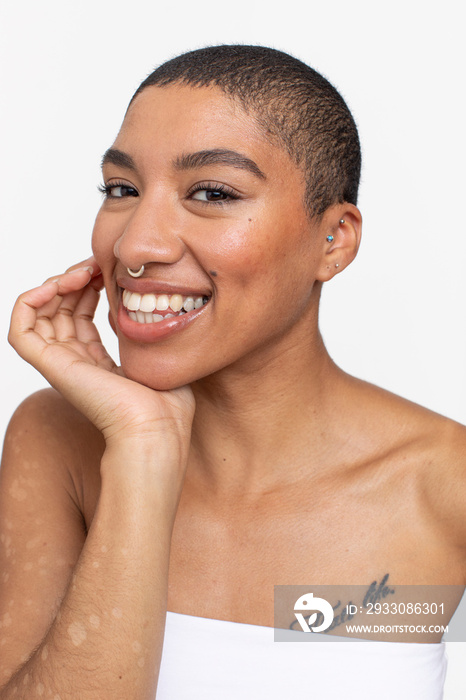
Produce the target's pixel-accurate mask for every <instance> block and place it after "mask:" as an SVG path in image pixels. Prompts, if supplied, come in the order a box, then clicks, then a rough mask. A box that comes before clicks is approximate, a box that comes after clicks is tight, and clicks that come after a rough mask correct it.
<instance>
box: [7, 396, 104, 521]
mask: <svg viewBox="0 0 466 700" xmlns="http://www.w3.org/2000/svg"><path fill="white" fill-rule="evenodd" d="M103 450H104V441H103V438H102V435H101V433H100V432H99V431H98V430H97V429H96V428H95V426H93V425H92V423H90V421H89V420H88V419H87V418H86V417H85V416H83V415H82V414H81V413H80V412H79V411H78V410H77V409H76V408H74V406H72V405H71V404H70V403H69V402H68V401H66V400H65V399H64V398H63V397H62V396H61V394H59V393H58V392H57V391H55V390H54V389H51V388H50V389H43V390H41V391H38V392H36V393H34V394H32V395H31V396H29V397H28V398H26V399H25V400H24V401H23V402H22V403H21V404H20V405H19V407H18V408H17V409H16V411H15V413H14V414H13V416H12V418H11V421H10V424H9V426H8V429H7V432H6V436H5V444H4V450H3V458H2V469H1V475H2V481H3V482H4V484H5V483H7V484H9V485H10V489H11V487H12V485H14V484H20V483H21V481H22V480H24V478H26V477H27V478H30V472H31V470H32V471H34V472H35V473H36V474H40V477H41V478H40V480H39V481H38V482H37V488H38V489H39V490H40V489H41V488H50V485H51V483H56V484H57V485H58V484H61V486H62V487H64V491H67V492H69V493H71V494H72V495H73V500H76V504H77V506H78V507H79V508H80V509H82V512H84V511H85V510H87V507H88V506H87V505H86V503H90V502H91V501H95V498H94V497H93V496H92V497H91V494H93V493H94V491H96V489H98V484H99V482H100V473H99V465H100V459H101V456H102V453H103Z"/></svg>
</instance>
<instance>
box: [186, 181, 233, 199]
mask: <svg viewBox="0 0 466 700" xmlns="http://www.w3.org/2000/svg"><path fill="white" fill-rule="evenodd" d="M188 197H189V199H194V200H195V201H197V202H204V203H205V204H217V203H218V204H223V203H224V202H229V201H231V200H234V199H239V196H238V194H237V193H236V192H235V191H234V190H232V189H231V188H230V187H226V185H220V184H213V183H206V182H203V183H199V184H197V185H195V186H194V187H193V188H192V189H191V191H190V192H189V193H188Z"/></svg>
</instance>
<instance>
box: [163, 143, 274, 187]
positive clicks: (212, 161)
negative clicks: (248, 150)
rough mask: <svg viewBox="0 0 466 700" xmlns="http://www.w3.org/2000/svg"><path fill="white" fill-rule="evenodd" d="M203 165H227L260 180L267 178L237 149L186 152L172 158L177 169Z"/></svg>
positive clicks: (255, 164) (190, 168) (189, 168)
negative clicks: (247, 172) (245, 171)
mask: <svg viewBox="0 0 466 700" xmlns="http://www.w3.org/2000/svg"><path fill="white" fill-rule="evenodd" d="M204 165H229V166H231V167H233V168H239V169H241V170H248V171H249V172H250V173H252V174H253V175H255V176H256V177H258V178H260V179H261V180H266V179H267V178H266V177H265V175H264V173H263V172H262V170H261V169H260V168H259V166H258V165H257V163H255V162H254V161H253V160H251V159H250V158H246V156H243V155H242V154H241V153H238V152H237V151H230V150H228V149H224V148H213V149H211V150H206V151H197V152H196V153H186V154H183V155H181V156H178V158H176V159H175V160H174V166H175V168H176V169H177V170H193V169H194V168H202V167H203V166H204Z"/></svg>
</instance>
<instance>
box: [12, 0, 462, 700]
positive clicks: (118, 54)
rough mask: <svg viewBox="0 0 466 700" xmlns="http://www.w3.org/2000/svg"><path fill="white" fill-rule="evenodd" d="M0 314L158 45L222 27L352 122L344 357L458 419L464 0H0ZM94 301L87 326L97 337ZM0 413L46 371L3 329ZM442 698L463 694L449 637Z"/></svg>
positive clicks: (102, 318) (86, 208)
mask: <svg viewBox="0 0 466 700" xmlns="http://www.w3.org/2000/svg"><path fill="white" fill-rule="evenodd" d="M0 31H1V36H0V47H1V48H0V70H1V91H0V101H1V104H0V109H1V111H0V114H1V123H2V126H1V130H0V139H1V144H0V153H1V168H0V178H1V183H0V196H1V206H0V226H1V246H2V255H1V260H2V270H1V278H2V297H3V303H2V307H1V327H2V329H3V330H2V333H3V334H4V335H6V332H7V328H8V322H9V314H10V311H11V307H12V305H13V302H14V299H15V298H16V296H17V295H18V294H19V293H20V292H21V291H23V290H25V289H27V288H30V287H33V286H36V285H37V284H40V283H41V282H42V281H43V280H44V279H45V278H47V277H49V276H51V275H53V274H56V273H59V272H61V271H62V270H64V269H66V268H67V267H68V266H69V265H71V264H73V263H75V262H78V261H80V260H82V259H84V258H86V257H87V256H88V255H89V254H90V234H91V229H92V224H93V220H94V216H95V213H96V211H97V208H98V206H99V203H100V195H99V194H98V193H97V189H96V185H97V184H98V183H99V181H100V174H99V161H100V157H101V155H102V153H103V152H104V151H105V149H106V148H107V147H108V146H109V145H111V143H112V141H113V139H114V137H115V135H116V133H117V131H118V128H119V125H120V122H121V119H122V117H123V114H124V111H125V108H126V105H127V102H128V101H129V98H130V97H131V95H132V93H133V92H134V90H135V89H136V87H137V86H138V84H139V82H140V81H141V80H142V79H143V78H145V77H146V75H147V74H148V73H149V72H150V71H151V70H152V69H153V67H155V66H156V65H157V64H159V63H160V62H163V61H164V60H166V59H168V58H171V57H172V56H174V55H176V54H178V53H181V52H183V51H186V50H189V49H193V48H197V47H200V46H205V45H207V44H219V43H253V44H264V45H269V46H273V47H275V48H278V49H282V50H285V51H288V52H290V53H293V54H294V55H295V56H297V57H298V58H300V59H302V60H304V61H305V62H307V63H309V64H310V65H312V66H313V67H314V68H316V69H317V70H320V71H321V72H322V73H324V74H325V75H326V76H327V77H328V78H329V79H330V80H331V82H333V83H334V84H335V85H336V87H337V88H338V89H339V90H340V91H341V92H342V94H343V96H344V97H345V99H346V100H347V102H348V104H349V106H350V109H351V110H352V111H353V114H354V116H355V119H356V121H357V123H358V125H359V129H360V136H361V141H362V146H363V156H364V169H363V178H362V186H361V195H360V207H361V209H362V212H363V215H364V236H363V244H362V247H361V251H360V255H359V257H358V259H357V261H356V262H355V263H354V265H353V266H352V267H351V268H350V269H348V270H347V271H345V273H344V274H342V275H341V276H338V277H337V278H336V279H335V280H334V281H332V282H331V283H329V284H328V285H327V288H326V289H325V290H324V298H323V310H322V324H321V325H322V330H323V334H324V338H325V341H326V343H327V346H328V348H329V350H330V353H331V354H332V356H333V357H334V359H335V360H336V361H337V362H338V364H340V365H341V366H342V367H343V368H344V369H345V370H347V371H349V372H350V373H353V374H355V375H357V376H359V377H362V378H364V379H367V380H368V381H371V382H374V383H376V384H379V385H381V386H383V387H385V388H387V389H390V390H392V391H394V392H396V393H399V394H401V395H402V396H405V397H407V398H409V399H411V400H413V401H415V402H417V403H421V404H423V405H425V406H427V407H429V408H431V409H432V410H434V411H437V412H439V413H442V414H445V415H447V416H449V417H451V418H454V419H455V420H458V421H460V422H463V423H464V422H466V402H465V401H464V398H463V392H464V386H465V379H466V330H465V323H464V320H463V316H462V308H463V304H464V300H465V299H466V276H465V275H464V267H465V264H466V214H465V210H464V209H465V207H464V191H465V174H464V173H465V162H466V152H465V151H466V148H465V138H464V124H465V123H466V115H465V103H464V97H463V91H464V68H465V50H464V22H463V15H462V8H461V3H459V2H458V1H456V0H444V1H443V2H442V3H439V2H431V1H430V0H424V2H422V1H421V0H414V1H413V0H411V1H410V0H404V1H403V0H392V2H390V3H376V2H373V0H353V2H348V1H347V0H338V1H337V2H332V0H328V1H327V2H322V0H319V1H318V2H317V1H316V2H314V1H313V0H308V1H307V2H302V1H300V0H288V1H287V2H286V3H283V4H276V5H275V4H274V5H273V6H272V4H269V3H265V2H264V3H253V2H251V0H247V1H246V0H236V1H235V2H233V3H230V2H229V3H205V2H202V3H195V2H192V1H191V2H187V1H186V0H181V2H176V3H167V2H164V3H160V2H157V0H152V1H151V2H143V1H142V0H132V2H128V0H124V1H123V0H113V1H112V2H107V1H101V2H99V1H96V0H93V1H92V2H91V0H81V2H79V3H78V2H69V1H67V0H42V2H34V0H29V1H26V2H25V1H24V0H23V1H21V0H3V2H2V6H1V8H0ZM104 307H105V301H104V300H103V302H102V309H101V310H100V311H99V320H98V325H99V326H100V329H101V332H102V335H103V337H104V340H105V342H106V344H107V346H108V347H109V348H110V349H111V351H112V353H113V354H114V355H115V354H116V344H115V341H114V338H113V335H112V332H111V331H110V329H108V328H107V321H106V310H105V308H104ZM1 353H2V355H1V363H0V366H1V371H2V379H1V381H2V402H1V404H2V405H1V412H2V413H1V427H2V430H3V429H4V428H5V427H6V424H7V421H8V418H9V416H10V415H11V413H12V411H13V410H14V408H15V407H16V406H17V404H18V403H19V402H20V401H21V400H22V399H23V398H24V397H25V396H26V395H28V394H29V393H31V391H33V390H35V389H37V388H40V387H42V386H44V385H45V381H44V380H43V379H42V378H41V377H40V376H39V375H38V374H37V373H36V371H35V370H33V369H32V368H31V367H29V366H28V365H26V364H25V363H24V362H23V361H21V360H20V359H19V358H17V357H16V355H15V353H14V351H13V350H12V349H11V348H10V347H9V346H8V345H7V343H6V341H4V342H3V343H2V344H1ZM450 647H451V649H450V656H451V658H452V661H451V670H450V675H449V680H448V682H447V691H446V695H445V699H446V700H456V699H459V698H460V697H461V698H463V697H464V696H465V695H466V671H465V670H464V668H463V667H464V665H463V666H462V664H461V662H460V660H459V659H460V654H461V653H463V654H464V650H465V649H466V644H464V645H463V644H453V645H450Z"/></svg>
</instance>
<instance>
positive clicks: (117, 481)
mask: <svg viewBox="0 0 466 700" xmlns="http://www.w3.org/2000/svg"><path fill="white" fill-rule="evenodd" d="M84 275H87V279H86V280H85V282H87V281H88V278H89V274H88V273H85V272H84V273H76V274H75V275H72V276H69V277H67V278H66V279H65V280H64V281H63V282H62V283H58V284H59V285H61V286H60V288H59V292H60V294H59V295H56V290H55V292H53V291H51V290H49V291H48V294H49V296H50V297H51V298H50V299H49V300H48V301H47V300H45V301H44V298H43V295H44V292H43V289H44V288H42V289H39V291H38V292H37V291H36V290H33V292H31V293H28V294H30V295H32V297H31V296H30V297H29V298H26V300H25V301H23V303H27V304H30V305H32V303H34V304H36V306H37V308H36V310H35V313H36V316H38V315H39V314H42V315H43V316H45V315H47V318H48V319H52V321H50V320H44V321H41V322H40V324H39V325H40V326H41V328H40V332H39V331H38V329H37V321H36V322H35V323H36V326H35V330H34V334H35V337H34V338H28V339H27V341H23V340H21V339H20V340H19V341H18V335H19V333H20V331H19V330H18V327H16V328H15V329H14V335H15V337H14V342H15V343H16V345H15V347H17V349H18V350H19V351H20V352H21V354H23V356H25V357H26V359H28V360H29V361H32V362H33V364H35V365H36V366H38V368H39V369H40V370H41V371H42V372H43V373H44V375H45V376H47V378H48V379H49V381H51V383H53V384H55V386H56V387H57V388H58V389H59V390H60V391H61V393H62V394H65V395H67V398H68V399H69V400H70V401H72V403H74V404H75V405H76V406H77V408H78V409H79V410H80V411H82V412H83V413H85V414H86V415H87V416H88V417H89V418H90V420H92V422H93V423H94V424H95V425H96V426H97V427H98V428H99V430H101V431H102V433H103V435H104V437H105V440H106V448H105V451H104V454H103V458H102V462H101V477H102V486H101V491H100V498H99V502H98V505H97V509H96V513H95V516H94V519H93V521H92V524H91V526H90V529H89V533H88V536H87V538H86V539H85V540H84V534H83V529H82V521H80V519H79V515H78V513H77V509H76V508H75V507H74V506H73V505H72V504H71V503H72V501H73V499H72V498H71V499H70V498H67V496H66V488H64V484H63V483H62V484H60V478H61V479H64V480H65V481H66V478H65V477H63V473H64V472H63V465H60V464H59V461H60V449H58V450H56V451H52V452H53V454H52V455H51V457H52V459H51V462H47V458H45V459H44V458H42V462H43V463H47V465H48V466H47V467H46V468H45V474H44V479H43V481H42V483H41V486H40V487H38V488H37V489H36V491H35V495H36V498H35V499H32V498H30V499H29V501H28V498H29V496H28V497H25V498H23V499H22V500H21V497H22V492H21V488H23V486H26V484H25V483H24V482H21V479H20V474H24V469H25V464H24V460H25V457H24V455H23V456H21V455H20V456H19V459H18V455H16V452H15V450H14V444H15V442H17V438H18V437H19V436H20V435H21V433H22V432H23V433H24V430H25V422H24V421H22V420H16V421H15V422H14V424H13V425H12V429H11V431H10V436H9V440H8V443H7V449H6V452H5V464H4V467H3V469H2V481H3V494H4V495H3V499H4V502H3V504H2V522H3V529H2V533H1V537H2V538H3V539H2V543H3V559H4V561H3V562H2V563H3V564H4V567H5V568H2V572H4V573H3V579H4V581H3V587H2V589H1V597H0V605H1V606H2V611H3V610H5V609H6V608H8V606H10V600H9V598H10V595H13V588H11V584H9V581H16V582H19V581H21V577H22V575H23V573H27V572H28V571H30V572H31V574H30V575H28V576H27V577H26V579H27V580H26V581H24V582H23V585H21V586H20V590H19V595H16V599H17V600H16V602H14V603H13V606H14V612H15V620H14V623H13V618H12V613H11V612H10V613H8V611H7V610H6V612H5V613H3V615H4V616H3V621H2V629H1V633H2V634H3V635H4V636H3V639H5V640H6V642H5V644H4V646H6V647H7V648H8V649H9V652H8V654H7V655H6V656H5V657H3V655H2V657H3V658H5V659H6V661H5V662H3V661H2V662H1V663H2V664H3V668H2V669H1V671H0V672H1V673H2V674H3V678H1V679H0V682H1V683H3V684H4V685H3V687H2V689H1V690H0V699H1V700H9V699H10V698H18V697H24V698H26V697H27V698H29V697H31V696H35V695H38V696H41V695H44V697H47V696H49V697H54V696H56V697H59V698H61V700H65V699H66V698H78V697H79V698H82V699H83V700H86V699H87V698H89V699H90V698H93V699H94V698H95V697H96V696H98V697H99V698H100V699H102V700H105V698H112V700H113V699H118V698H122V699H123V698H125V700H127V699H128V698H134V699H135V700H136V699H137V700H146V699H147V700H149V699H150V700H153V698H154V697H155V691H156V682H157V675H158V669H159V663H160V656H161V651H162V642H163V631H164V623H165V613H166V596H167V578H168V560H169V551H170V539H171V531H172V526H173V521H174V518H175V514H176V509H177V504H178V499H179V495H180V492H181V488H182V484H183V478H184V472H185V468H186V461H187V452H188V447H189V436H190V425H191V420H192V412H193V402H192V397H191V396H190V394H189V391H188V390H184V389H183V390H177V392H160V393H159V392H154V391H153V390H151V389H148V388H147V387H142V386H140V385H138V384H136V383H134V382H131V381H129V380H127V379H126V378H124V377H122V376H121V374H120V373H119V371H118V370H117V368H114V366H112V365H111V360H110V359H109V358H108V357H107V356H106V355H105V353H104V351H103V349H102V348H101V347H98V342H99V341H98V340H97V339H96V337H95V335H94V336H93V337H92V338H91V340H89V338H90V337H91V336H90V334H91V333H92V334H93V333H94V330H95V329H94V330H92V329H89V328H86V327H84V328H79V329H78V331H76V332H74V331H73V333H74V335H73V333H71V332H70V323H69V320H68V319H69V314H68V312H67V313H66V314H65V315H66V317H67V318H64V319H58V320H55V319H56V317H57V310H53V309H52V310H50V305H52V306H53V305H55V306H56V305H57V304H58V308H63V304H67V305H68V306H69V307H73V308H72V313H73V314H74V315H75V316H77V315H79V316H80V317H81V318H82V319H84V318H86V317H90V316H92V313H93V307H95V302H96V299H95V294H94V292H93V290H92V289H90V288H89V287H87V288H86V287H85V286H84V283H83V282H82V280H81V281H80V282H78V281H77V279H79V278H80V276H81V277H83V276H84ZM73 277H74V278H77V279H75V280H74V281H73V279H72V278H73ZM55 284H56V283H55ZM67 285H68V286H67ZM70 285H71V288H72V289H71V291H69V287H70ZM48 286H49V285H47V287H48ZM76 288H77V289H76ZM83 289H84V292H83V291H82V290H83ZM94 291H95V290H94ZM34 292H35V296H34ZM41 294H42V297H41V298H40V299H38V297H40V295H41ZM73 295H74V296H73ZM24 296H25V297H26V295H24ZM56 296H59V298H58V299H57V298H56ZM47 304H48V305H49V308H48V309H47ZM44 308H45V309H46V311H45V312H44V311H43V309H44ZM38 309H42V311H40V312H39V311H38ZM31 313H33V312H30V311H27V310H26V312H25V313H24V318H22V319H20V320H19V321H18V324H19V322H21V323H22V327H23V328H26V327H27V326H28V325H29V326H31V324H32V321H31ZM27 314H29V320H27V318H26V316H27ZM87 323H88V324H89V321H87ZM51 325H52V326H53V330H52V328H51ZM74 325H75V326H76V327H78V326H79V325H80V323H79V321H78V320H75V321H74ZM28 332H31V331H28ZM86 333H87V334H88V336H87V342H86V341H85V338H86ZM47 334H48V335H47ZM38 335H39V336H41V337H42V339H43V340H44V338H45V341H44V342H42V344H41V343H40V341H39V340H38V338H37V337H36V336H38ZM58 335H61V337H60V338H57V336H58ZM70 337H72V340H70V339H69V338H70ZM23 342H24V345H25V346H26V347H24V346H23V345H22V344H21V343H23ZM89 342H90V343H92V344H93V345H95V347H92V348H91V349H90V350H89V348H86V345H87V344H89ZM28 343H29V344H28ZM33 343H36V347H34V348H33V349H32V350H31V345H32V344H33ZM45 343H46V344H47V347H46V345H45ZM18 346H19V347H18ZM52 351H53V353H54V354H52ZM28 353H29V356H28ZM86 353H87V354H88V356H86ZM31 355H33V356H32V357H31ZM33 430H36V431H37V425H36V426H35V428H33ZM35 442H36V447H37V445H38V442H37V440H36V441H35ZM39 443H40V440H39ZM10 447H11V449H10ZM26 461H27V460H26ZM54 474H56V475H58V476H59V479H58V483H54V479H53V476H54ZM23 478H24V477H23ZM22 484H23V486H22ZM15 489H16V490H15ZM18 489H20V490H19V491H18ZM23 491H24V492H25V493H26V494H27V493H28V491H27V488H23ZM15 494H16V498H15ZM18 496H19V499H18ZM26 501H27V502H28V503H27V504H26ZM21 503H23V506H26V505H27V508H26V510H23V515H26V514H27V517H24V518H23V517H21V516H20V514H19V513H18V512H17V509H18V506H21ZM44 508H45V509H46V510H45V512H46V513H47V514H48V516H50V514H54V516H55V518H56V528H55V531H54V530H53V527H52V525H51V522H50V517H48V519H47V518H46V520H47V524H46V525H36V527H37V531H38V533H40V537H41V539H44V541H47V542H48V543H49V544H48V546H47V552H48V553H47V557H48V558H49V559H50V560H51V561H52V564H51V569H50V570H51V571H52V572H54V576H55V577H56V578H54V579H53V581H52V580H51V578H52V577H49V580H46V581H45V583H44V584H41V582H39V581H38V577H37V566H38V565H39V566H40V557H38V555H39V554H40V552H39V549H38V550H37V551H35V552H34V556H31V555H32V554H33V553H32V552H31V553H29V552H28V546H29V547H32V545H31V544H30V543H31V541H32V539H33V538H30V535H31V534H32V531H33V526H32V521H34V523H36V522H37V521H38V520H40V519H41V517H43V513H44ZM20 510H21V509H20ZM9 528H10V529H11V530H12V532H11V533H10V534H8V533H9V532H10V529H9ZM57 529H58V532H57ZM38 536H39V535H38ZM13 537H14V539H15V550H16V551H15V553H14V556H13V553H12V542H13ZM6 544H8V549H7V547H6V546H5V545H6ZM81 547H82V549H80V548H81ZM28 554H29V559H30V562H29V561H28V562H26V559H28ZM44 556H45V555H44ZM58 561H60V562H61V563H60V564H58ZM28 563H29V564H31V565H32V568H30V569H25V566H26V565H27V564H28ZM43 563H44V562H43ZM60 566H61V567H62V571H61V574H60ZM33 572H34V573H35V576H34V575H33ZM71 572H72V573H71ZM70 574H71V576H70ZM5 579H6V580H5ZM38 589H39V590H38ZM32 599H33V600H34V605H35V607H36V608H40V609H41V612H40V614H39V620H38V621H35V622H34V623H33V624H32V627H33V628H34V630H33V633H31V634H30V633H29V632H28V626H29V625H30V619H31V613H28V611H27V601H28V600H32ZM10 608H11V606H10ZM8 614H9V615H10V617H8ZM32 615H34V613H32ZM5 622H6V623H7V624H6V625H5ZM0 643H1V642H0ZM27 657H29V658H27Z"/></svg>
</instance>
